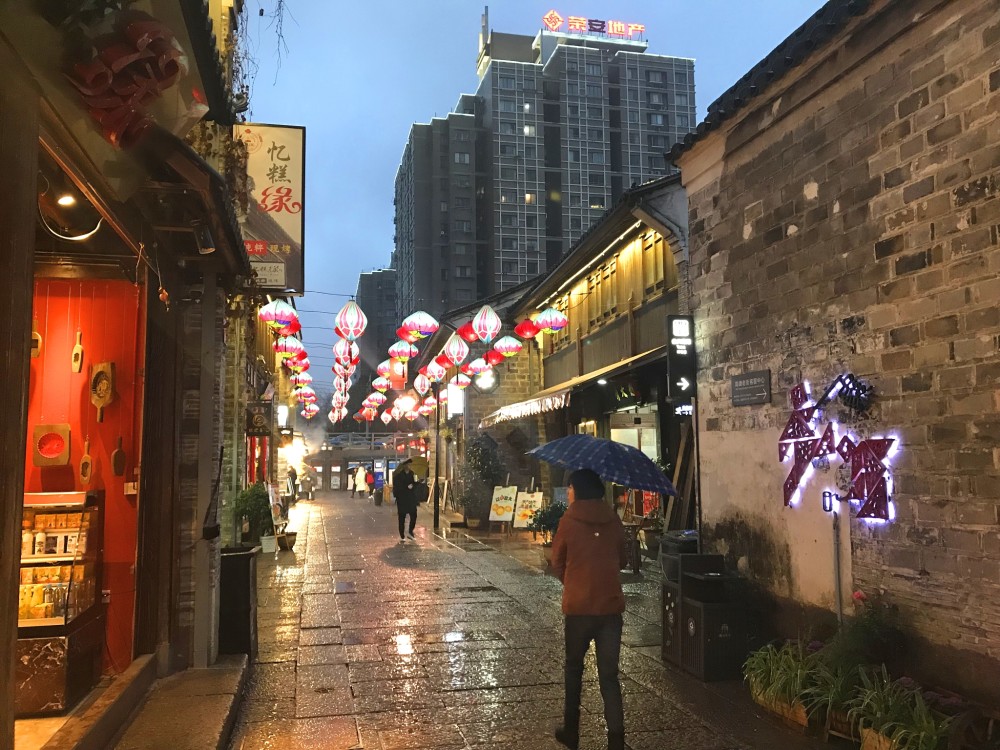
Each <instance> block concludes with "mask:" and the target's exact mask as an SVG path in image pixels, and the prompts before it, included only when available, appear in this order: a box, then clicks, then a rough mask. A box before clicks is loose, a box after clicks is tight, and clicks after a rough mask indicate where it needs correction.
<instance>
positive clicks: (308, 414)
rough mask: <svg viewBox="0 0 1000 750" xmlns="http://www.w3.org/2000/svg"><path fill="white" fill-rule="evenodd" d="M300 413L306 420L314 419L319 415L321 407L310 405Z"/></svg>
mask: <svg viewBox="0 0 1000 750" xmlns="http://www.w3.org/2000/svg"><path fill="white" fill-rule="evenodd" d="M299 413H300V414H301V415H302V416H303V417H305V418H306V419H312V418H313V417H315V416H316V415H317V414H319V407H318V406H316V404H312V403H309V404H306V405H305V406H303V407H302V411H301V412H299Z"/></svg>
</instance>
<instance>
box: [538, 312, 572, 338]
mask: <svg viewBox="0 0 1000 750" xmlns="http://www.w3.org/2000/svg"><path fill="white" fill-rule="evenodd" d="M568 324H569V318H567V317H566V316H565V315H563V314H562V313H561V312H559V311H558V310H556V309H555V308H554V307H546V308H545V309H544V310H542V311H541V312H540V313H538V317H536V318H535V325H536V326H538V330H539V331H542V332H544V333H555V332H556V331H561V330H562V329H563V328H565V327H566V326H567V325H568Z"/></svg>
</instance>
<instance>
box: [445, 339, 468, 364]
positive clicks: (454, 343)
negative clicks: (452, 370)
mask: <svg viewBox="0 0 1000 750" xmlns="http://www.w3.org/2000/svg"><path fill="white" fill-rule="evenodd" d="M444 356H445V357H447V358H448V361H449V364H453V365H460V364H462V362H464V361H465V358H466V357H468V356H469V345H468V344H466V343H465V342H464V341H463V340H462V337H461V336H459V335H458V334H456V333H453V334H451V338H449V339H448V343H447V344H445V345H444Z"/></svg>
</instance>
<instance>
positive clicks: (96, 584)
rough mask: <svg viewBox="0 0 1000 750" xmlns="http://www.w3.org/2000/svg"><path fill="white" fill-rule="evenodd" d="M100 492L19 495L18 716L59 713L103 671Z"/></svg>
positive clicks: (73, 701)
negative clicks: (21, 499)
mask: <svg viewBox="0 0 1000 750" xmlns="http://www.w3.org/2000/svg"><path fill="white" fill-rule="evenodd" d="M102 500H103V493H101V492H34V493H26V494H25V496H24V515H23V517H22V523H21V570H20V575H21V580H20V588H19V592H18V604H17V669H16V675H15V682H16V685H15V687H16V693H15V713H16V714H17V715H18V716H36V715H43V714H51V713H62V712H64V711H66V710H68V709H69V708H71V707H72V706H73V705H74V704H75V703H76V702H77V701H78V700H79V699H80V698H81V697H82V696H83V695H85V694H86V693H87V691H88V690H90V688H91V687H93V685H94V684H95V682H96V681H97V679H98V678H99V677H100V674H101V653H102V650H103V639H104V617H103V607H102V606H101V604H100V601H101V600H100V592H101V581H100V574H101V549H102V543H101V542H102V539H101V530H102V519H101V512H102V504H103V503H102Z"/></svg>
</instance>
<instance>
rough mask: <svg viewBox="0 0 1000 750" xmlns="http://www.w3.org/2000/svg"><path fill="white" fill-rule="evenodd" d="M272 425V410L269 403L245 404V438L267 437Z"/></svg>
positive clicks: (253, 402) (252, 402)
mask: <svg viewBox="0 0 1000 750" xmlns="http://www.w3.org/2000/svg"><path fill="white" fill-rule="evenodd" d="M273 423H274V410H273V406H272V402H271V401H251V402H250V403H249V404H247V426H246V431H247V436H248V437H267V436H269V435H270V434H271V426H272V424H273Z"/></svg>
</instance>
